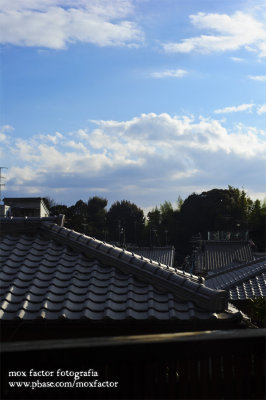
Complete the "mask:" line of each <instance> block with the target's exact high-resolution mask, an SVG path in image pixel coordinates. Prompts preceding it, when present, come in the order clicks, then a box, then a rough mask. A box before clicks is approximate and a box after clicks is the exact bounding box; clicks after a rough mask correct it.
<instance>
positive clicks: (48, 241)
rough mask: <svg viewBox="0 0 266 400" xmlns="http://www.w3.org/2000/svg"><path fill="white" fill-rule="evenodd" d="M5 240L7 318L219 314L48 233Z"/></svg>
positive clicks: (1, 305) (2, 305) (2, 278)
mask: <svg viewBox="0 0 266 400" xmlns="http://www.w3.org/2000/svg"><path fill="white" fill-rule="evenodd" d="M49 228H50V227H49ZM63 229H65V228H63ZM71 234H72V233H71ZM76 235H77V237H78V236H79V234H76ZM0 243H1V247H0V249H1V252H0V265H1V271H0V282H1V283H0V284H1V287H0V290H1V298H0V318H1V319H2V320H13V319H23V320H34V319H47V320H55V319H71V320H79V319H89V320H94V321H99V320H103V319H110V320H124V319H137V320H147V319H157V320H182V321H184V320H194V319H196V320H197V319H200V320H203V319H205V320H212V319H217V316H216V314H215V313H212V312H210V311H204V310H202V309H200V308H199V307H197V306H196V305H195V304H194V303H193V302H192V301H179V300H177V299H176V298H175V296H174V295H173V294H172V293H171V292H166V291H161V290H158V289H156V287H154V286H153V285H152V284H151V283H150V284H149V283H145V282H141V281H140V280H139V279H138V278H135V277H134V274H132V273H128V272H126V273H123V272H122V271H121V270H119V269H118V268H116V267H115V266H112V265H111V264H109V265H108V264H103V263H102V262H101V261H99V260H97V259H95V258H94V257H92V258H90V257H88V256H86V255H84V254H82V253H81V252H79V251H75V250H73V249H72V248H71V247H70V246H68V245H66V244H64V243H61V242H59V241H57V240H55V239H54V238H49V237H47V236H44V235H43V234H38V235H34V236H32V235H25V234H23V235H18V236H12V235H10V234H9V235H5V236H3V237H2V238H1V242H0ZM120 251H121V249H120ZM183 279H185V278H183ZM192 283H193V284H194V285H195V282H192ZM198 286H200V285H198ZM205 289H206V288H205ZM206 290H210V289H206Z"/></svg>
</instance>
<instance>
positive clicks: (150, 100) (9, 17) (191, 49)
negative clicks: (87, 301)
mask: <svg viewBox="0 0 266 400" xmlns="http://www.w3.org/2000/svg"><path fill="white" fill-rule="evenodd" d="M0 25H1V27H2V28H1V32H0V43H1V44H0V46H1V47H0V49H1V75H0V76H1V83H0V85H1V86H0V88H1V98H0V99H1V109H0V118H1V121H0V125H1V130H0V158H1V165H2V166H5V167H8V170H5V171H4V172H5V175H6V187H5V189H4V192H3V195H4V196H49V197H52V198H53V199H55V200H56V201H57V202H59V203H65V204H68V205H70V204H73V203H75V202H76V201H77V200H79V199H83V200H85V201H86V200H87V199H88V198H89V197H91V196H94V195H99V196H103V197H106V198H107V199H108V200H109V205H110V204H111V203H112V202H113V201H116V200H122V199H127V200H130V201H133V202H135V203H136V204H138V205H139V206H141V207H143V208H144V209H145V210H148V209H150V208H152V207H153V206H155V205H159V204H161V203H162V202H163V201H164V200H168V201H171V202H173V204H175V202H176V200H177V198H178V196H179V195H180V196H181V197H182V198H186V197H187V196H188V195H189V194H191V193H192V192H197V193H200V192H202V191H203V190H209V189H212V188H214V187H219V188H226V187H227V185H233V186H235V187H239V188H244V189H245V190H246V192H247V193H248V194H249V195H250V196H251V197H252V198H253V199H255V198H259V199H264V198H265V197H266V189H265V187H266V185H265V169H266V168H265V167H266V124H265V122H266V5H265V2H264V1H256V0H252V1H251V0H235V1H231V0H224V1H220V0H202V1H201V0H164V1H161V0H75V1H74V0H61V1H60V0H13V1H12V2H10V1H9V0H0Z"/></svg>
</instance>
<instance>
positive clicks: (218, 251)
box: [195, 240, 253, 273]
mask: <svg viewBox="0 0 266 400" xmlns="http://www.w3.org/2000/svg"><path fill="white" fill-rule="evenodd" d="M251 260H253V254H252V250H251V247H250V244H249V243H248V242H247V241H222V240H221V241H214V240H206V241H202V242H201V247H200V249H199V250H198V252H197V255H196V260H195V266H196V270H195V272H196V273H199V272H202V271H215V270H218V269H220V268H222V267H224V266H226V265H228V264H230V263H232V262H235V261H237V262H241V263H244V262H248V261H251Z"/></svg>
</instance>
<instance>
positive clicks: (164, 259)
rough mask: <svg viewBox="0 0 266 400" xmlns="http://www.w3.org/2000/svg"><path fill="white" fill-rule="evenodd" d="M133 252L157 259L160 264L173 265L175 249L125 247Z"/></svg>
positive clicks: (150, 258)
mask: <svg viewBox="0 0 266 400" xmlns="http://www.w3.org/2000/svg"><path fill="white" fill-rule="evenodd" d="M127 250H128V251H131V252H133V253H135V254H138V255H140V256H143V257H144V258H147V259H148V260H153V261H158V262H159V263H161V264H164V265H168V266H169V267H173V266H174V259H175V249H174V247H130V248H127Z"/></svg>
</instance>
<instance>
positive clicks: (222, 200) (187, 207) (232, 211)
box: [45, 186, 266, 256]
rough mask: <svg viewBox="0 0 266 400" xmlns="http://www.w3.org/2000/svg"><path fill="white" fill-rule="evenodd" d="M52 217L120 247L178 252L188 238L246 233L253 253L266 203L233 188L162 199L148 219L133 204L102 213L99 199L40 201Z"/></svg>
mask: <svg viewBox="0 0 266 400" xmlns="http://www.w3.org/2000/svg"><path fill="white" fill-rule="evenodd" d="M45 201H46V203H47V206H48V207H49V209H50V213H51V214H52V215H58V214H65V216H66V222H65V226H66V227H68V228H70V229H74V230H76V231H78V232H81V233H85V234H87V235H89V236H92V237H95V238H97V239H100V240H104V241H108V242H116V243H119V244H120V245H122V246H127V245H129V244H133V245H137V246H167V245H174V246H175V248H176V251H177V253H178V254H180V255H181V256H182V255H185V254H187V253H188V252H189V249H190V241H191V238H192V237H193V236H195V235H200V236H201V237H202V238H203V239H207V235H208V232H209V231H224V232H236V233H237V232H243V231H246V232H249V238H250V239H252V240H253V242H254V243H255V244H256V246H257V249H258V251H265V220H266V202H265V201H264V202H261V201H259V200H255V201H253V200H251V199H250V197H249V196H247V194H246V193H245V191H244V190H239V189H237V188H234V187H232V186H228V189H212V190H209V191H206V192H202V193H201V194H196V193H192V194H191V195H189V196H188V197H187V198H186V199H185V200H182V199H181V198H180V197H179V198H178V200H177V203H176V205H175V206H173V205H172V203H171V202H169V201H165V202H164V203H163V204H161V205H160V206H156V207H154V208H153V209H152V210H151V211H150V212H148V214H147V216H146V217H145V216H144V212H143V210H142V209H141V208H140V207H138V206H137V205H136V204H134V203H132V202H130V201H128V200H122V201H116V202H115V203H113V204H112V205H111V207H110V208H109V210H107V205H108V201H107V199H106V198H103V197H98V196H94V197H90V198H89V199H88V201H87V202H84V201H83V200H79V201H77V202H76V204H75V205H72V206H70V207H67V206H66V205H62V204H55V202H54V201H53V200H51V199H49V198H46V199H45Z"/></svg>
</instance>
